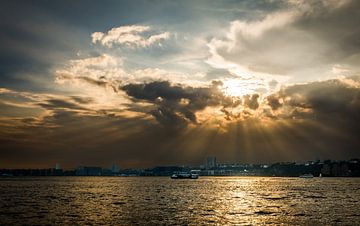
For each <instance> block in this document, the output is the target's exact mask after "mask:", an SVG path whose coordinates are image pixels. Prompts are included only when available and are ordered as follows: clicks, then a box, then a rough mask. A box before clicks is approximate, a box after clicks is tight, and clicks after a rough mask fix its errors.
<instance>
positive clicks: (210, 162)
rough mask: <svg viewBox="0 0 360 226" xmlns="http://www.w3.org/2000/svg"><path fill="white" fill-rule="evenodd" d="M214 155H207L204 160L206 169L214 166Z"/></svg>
mask: <svg viewBox="0 0 360 226" xmlns="http://www.w3.org/2000/svg"><path fill="white" fill-rule="evenodd" d="M216 166H217V165H216V157H213V156H209V157H207V158H206V162H205V168H206V169H213V168H216Z"/></svg>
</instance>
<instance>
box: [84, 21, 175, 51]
mask: <svg viewBox="0 0 360 226" xmlns="http://www.w3.org/2000/svg"><path fill="white" fill-rule="evenodd" d="M91 37H92V42H93V43H100V44H102V45H104V46H106V47H109V48H111V47H113V46H114V45H119V46H126V47H131V48H143V47H149V46H152V45H155V44H157V45H160V46H161V43H162V42H163V41H165V40H167V39H169V38H170V33H169V32H162V33H154V31H152V29H151V27H150V26H143V25H130V26H120V27H116V28H112V29H111V30H109V31H108V32H105V33H103V32H94V33H92V35H91Z"/></svg>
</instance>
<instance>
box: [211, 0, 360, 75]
mask: <svg viewBox="0 0 360 226" xmlns="http://www.w3.org/2000/svg"><path fill="white" fill-rule="evenodd" d="M358 8H359V4H358V2H357V1H285V3H284V6H283V7H282V9H279V10H277V11H274V12H269V13H268V14H265V15H264V17H263V18H257V19H255V20H249V19H244V20H235V21H233V22H231V24H230V27H229V30H228V32H227V34H226V36H225V37H219V38H213V39H211V41H210V42H209V43H208V47H209V51H210V55H211V56H210V57H209V58H208V60H207V61H206V62H207V63H208V64H210V65H211V66H213V67H215V68H223V69H228V70H230V71H231V72H233V73H235V74H237V75H239V76H242V77H249V76H250V77H251V76H254V77H265V78H266V77H267V78H268V79H269V81H270V80H271V79H272V78H274V77H273V76H274V75H282V76H288V77H289V78H290V79H291V80H292V81H296V82H299V81H301V82H304V81H309V80H312V79H314V78H315V77H316V76H321V77H323V78H328V76H329V75H330V73H329V72H331V71H332V68H333V67H334V66H336V65H338V64H340V66H341V67H345V66H347V68H348V71H347V73H348V74H351V73H356V72H357V71H358V70H359V68H358V66H357V64H356V63H354V60H353V59H354V58H357V57H356V56H355V55H356V54H357V53H358V51H359V49H360V45H359V43H358V41H356V39H357V38H356V37H359V32H358V29H357V23H356V22H355V21H358V18H359V16H358V12H357V9H358ZM340 30H341V34H342V35H339V32H340ZM354 54H355V55H354ZM350 59H352V60H350ZM338 67H339V65H338ZM350 68H351V69H350Z"/></svg>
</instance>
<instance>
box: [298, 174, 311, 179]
mask: <svg viewBox="0 0 360 226" xmlns="http://www.w3.org/2000/svg"><path fill="white" fill-rule="evenodd" d="M299 177H300V178H314V175H312V174H311V173H307V174H303V175H300V176H299Z"/></svg>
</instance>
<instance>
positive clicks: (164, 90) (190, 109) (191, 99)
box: [121, 81, 239, 125]
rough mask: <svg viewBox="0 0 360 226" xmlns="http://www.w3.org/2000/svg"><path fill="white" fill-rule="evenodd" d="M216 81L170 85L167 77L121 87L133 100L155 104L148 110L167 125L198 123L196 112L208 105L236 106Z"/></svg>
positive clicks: (235, 102) (237, 103) (233, 100)
mask: <svg viewBox="0 0 360 226" xmlns="http://www.w3.org/2000/svg"><path fill="white" fill-rule="evenodd" d="M220 86H222V83H221V82H220V81H214V82H213V83H212V84H211V86H209V87H198V88H194V87H189V86H181V85H173V84H171V83H170V82H168V81H160V82H158V81H155V82H150V83H142V84H127V85H124V86H122V87H121V89H122V90H123V91H125V92H126V94H127V95H128V96H130V97H131V98H133V100H134V101H146V102H149V103H152V104H154V105H156V106H157V107H158V108H157V109H155V110H153V111H151V112H150V113H151V114H152V115H153V116H154V117H155V118H156V119H157V120H158V121H159V122H160V123H164V124H167V125H177V124H184V123H185V122H192V123H195V124H196V123H198V122H197V118H196V112H197V111H200V110H204V109H205V108H206V107H209V106H222V107H224V108H226V107H236V106H238V105H239V102H237V101H235V99H234V98H232V97H228V96H225V95H224V94H223V92H222V91H221V90H220V89H219V87H220Z"/></svg>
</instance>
